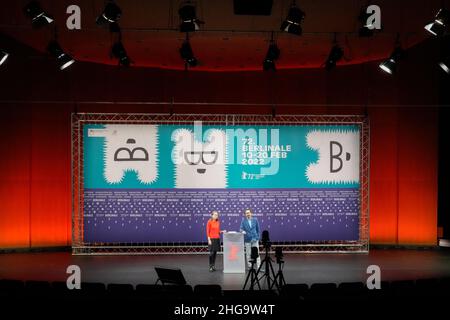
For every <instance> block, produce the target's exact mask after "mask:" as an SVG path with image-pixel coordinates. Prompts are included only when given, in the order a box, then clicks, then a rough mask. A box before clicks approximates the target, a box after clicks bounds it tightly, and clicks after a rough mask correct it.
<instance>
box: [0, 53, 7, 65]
mask: <svg viewBox="0 0 450 320" xmlns="http://www.w3.org/2000/svg"><path fill="white" fill-rule="evenodd" d="M8 56H9V53H8V52H6V51H1V50H0V66H1V65H2V64H4V63H5V61H6V59H8Z"/></svg>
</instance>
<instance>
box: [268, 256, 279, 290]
mask: <svg viewBox="0 0 450 320" xmlns="http://www.w3.org/2000/svg"><path fill="white" fill-rule="evenodd" d="M269 267H270V273H272V276H273V282H272V286H271V289H272V287H273V285H275V286H276V287H277V290H278V291H279V290H280V288H279V286H278V283H277V281H276V280H275V278H276V276H275V271H274V270H273V266H272V264H271V263H269ZM270 273H269V278H270Z"/></svg>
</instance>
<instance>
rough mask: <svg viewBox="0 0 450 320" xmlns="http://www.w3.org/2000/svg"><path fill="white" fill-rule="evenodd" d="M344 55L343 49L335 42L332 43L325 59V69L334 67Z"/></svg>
mask: <svg viewBox="0 0 450 320" xmlns="http://www.w3.org/2000/svg"><path fill="white" fill-rule="evenodd" d="M343 56H344V50H343V49H342V48H341V47H340V46H339V45H337V44H334V45H333V47H332V48H331V51H330V54H329V55H328V58H327V60H326V61H325V69H326V70H331V69H333V68H334V67H336V64H337V62H338V61H339V60H341V59H342V57H343Z"/></svg>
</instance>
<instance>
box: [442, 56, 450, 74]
mask: <svg viewBox="0 0 450 320" xmlns="http://www.w3.org/2000/svg"><path fill="white" fill-rule="evenodd" d="M439 67H441V69H442V70H444V71H445V73H447V74H450V56H448V57H446V58H444V59H443V60H442V61H441V62H439Z"/></svg>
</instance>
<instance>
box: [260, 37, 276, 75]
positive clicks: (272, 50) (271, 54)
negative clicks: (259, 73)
mask: <svg viewBox="0 0 450 320" xmlns="http://www.w3.org/2000/svg"><path fill="white" fill-rule="evenodd" d="M279 57H280V49H279V48H278V47H277V45H276V44H275V43H272V44H271V45H270V46H269V49H268V50H267V54H266V58H265V59H264V61H263V69H264V71H269V70H273V71H275V70H276V67H275V60H277V59H278V58H279Z"/></svg>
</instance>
